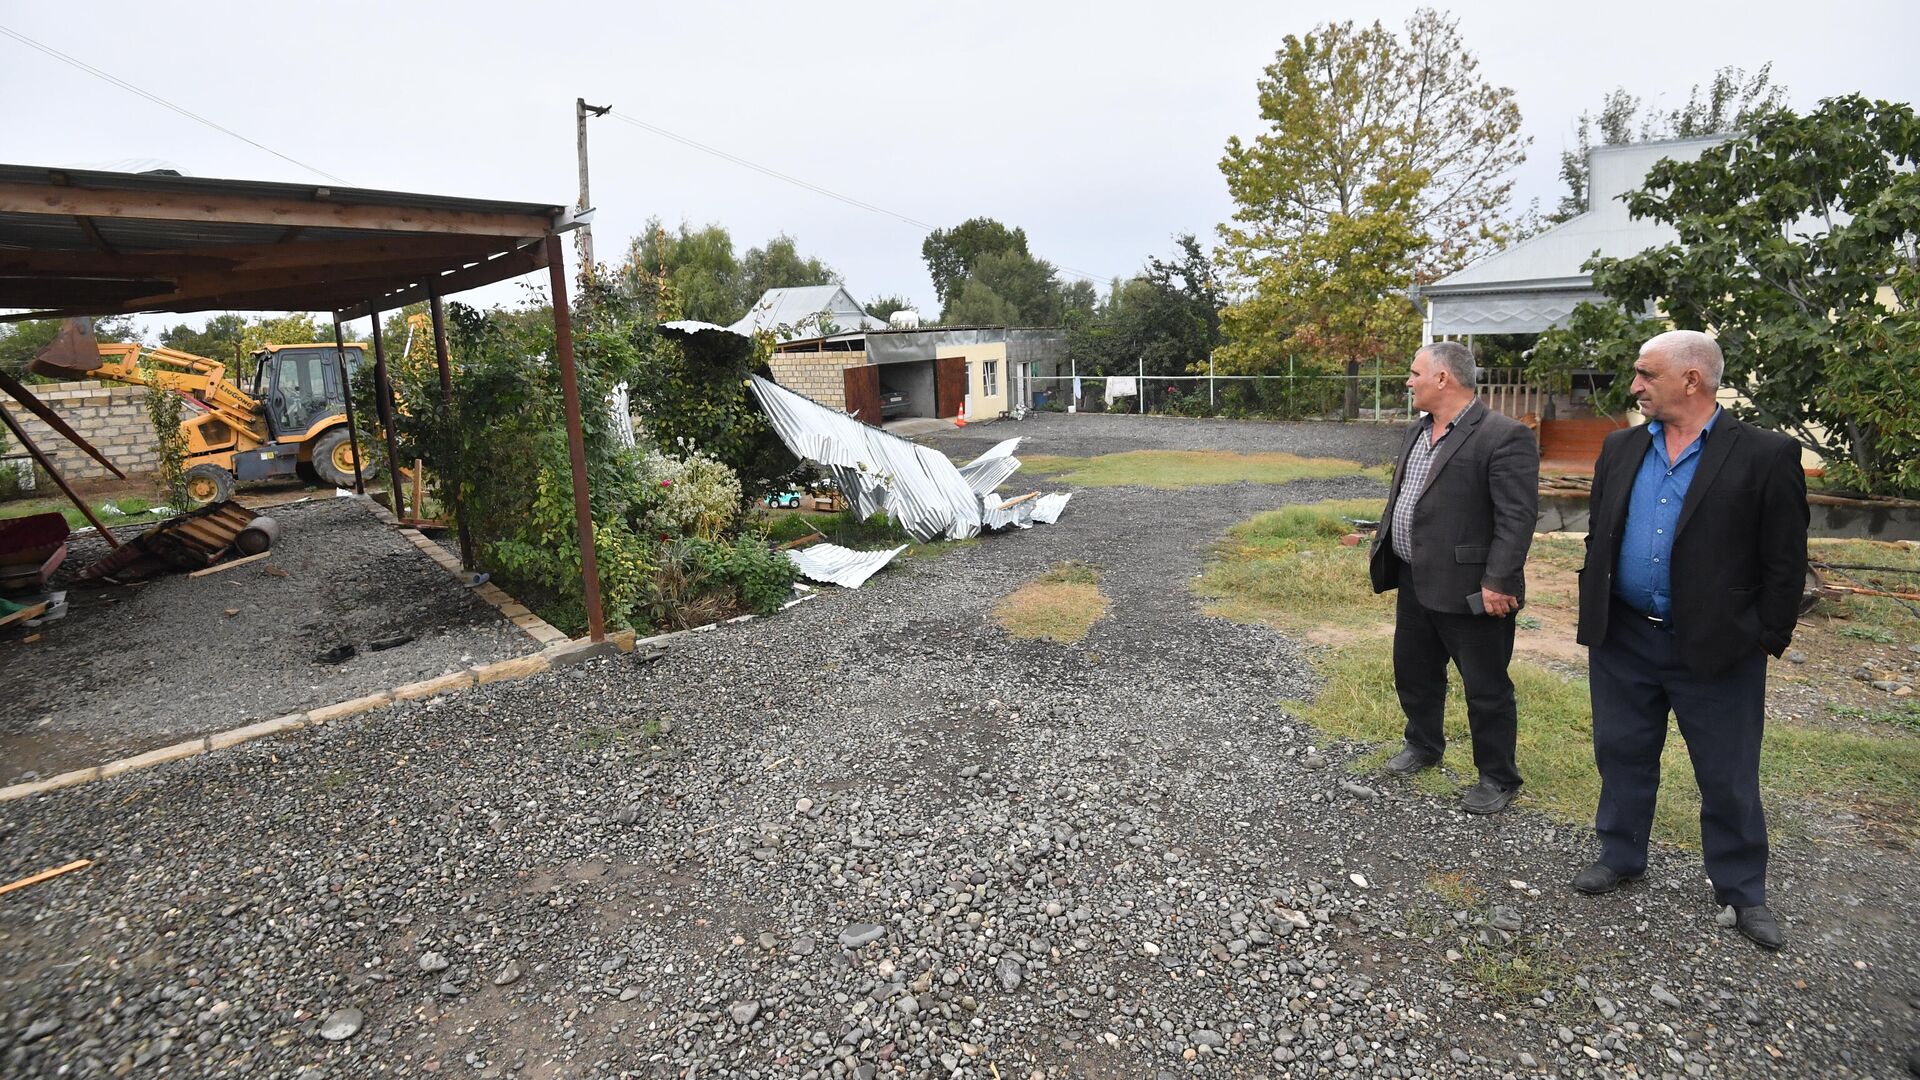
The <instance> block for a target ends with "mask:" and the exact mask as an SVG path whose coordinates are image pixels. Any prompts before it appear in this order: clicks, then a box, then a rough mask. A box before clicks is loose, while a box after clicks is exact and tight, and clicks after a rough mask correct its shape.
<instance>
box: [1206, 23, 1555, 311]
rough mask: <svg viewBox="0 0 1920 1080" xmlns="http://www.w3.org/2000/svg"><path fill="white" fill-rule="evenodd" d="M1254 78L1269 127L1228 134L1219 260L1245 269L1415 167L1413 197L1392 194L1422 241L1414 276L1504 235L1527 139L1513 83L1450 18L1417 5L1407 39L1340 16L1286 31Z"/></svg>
mask: <svg viewBox="0 0 1920 1080" xmlns="http://www.w3.org/2000/svg"><path fill="white" fill-rule="evenodd" d="M1258 86H1259V100H1260V115H1261V118H1262V119H1263V120H1265V121H1266V122H1267V124H1268V125H1269V128H1268V130H1267V131H1265V132H1264V133H1262V134H1260V135H1259V136H1257V137H1256V138H1254V140H1253V141H1252V143H1251V144H1246V143H1242V142H1241V141H1240V139H1239V138H1238V137H1237V136H1236V137H1234V138H1231V139H1229V140H1228V141H1227V149H1226V156H1225V157H1224V158H1223V159H1222V160H1221V162H1220V170H1221V172H1222V173H1223V174H1225V176H1226V179H1227V190H1228V192H1229V194H1231V195H1232V196H1233V200H1234V202H1235V203H1236V204H1237V209H1236V210H1235V211H1234V215H1233V224H1231V225H1226V226H1222V228H1221V234H1222V237H1223V239H1224V240H1225V242H1226V249H1225V260H1226V265H1227V266H1228V267H1229V268H1231V269H1232V270H1233V271H1234V272H1235V273H1236V274H1237V275H1239V276H1240V277H1241V278H1242V279H1243V281H1251V280H1252V279H1254V278H1256V277H1257V276H1258V274H1257V272H1256V268H1257V266H1258V265H1261V264H1263V263H1265V262H1266V261H1267V260H1269V259H1271V258H1272V257H1275V256H1280V257H1285V255H1286V252H1287V251H1288V249H1289V248H1290V247H1292V246H1293V245H1295V244H1297V243H1299V242H1300V241H1301V240H1303V239H1304V238H1306V237H1309V236H1312V235H1314V234H1317V233H1321V232H1324V231H1325V230H1326V228H1327V226H1328V222H1329V221H1330V220H1331V219H1332V218H1333V217H1334V216H1335V215H1338V216H1340V217H1342V218H1344V219H1346V220H1349V221H1351V220H1353V219H1355V218H1356V217H1358V216H1359V215H1360V214H1361V213H1362V212H1363V211H1364V210H1365V201H1366V199H1367V197H1368V193H1369V192H1376V191H1382V190H1386V189H1388V188H1394V189H1396V190H1397V189H1398V187H1399V186H1400V185H1401V184H1402V183H1403V182H1404V181H1406V180H1407V179H1408V178H1412V177H1418V183H1417V185H1416V186H1415V187H1414V188H1413V190H1412V194H1411V197H1410V199H1407V200H1398V199H1395V200H1393V201H1395V202H1400V201H1404V202H1405V210H1404V211H1403V212H1404V214H1405V216H1406V219H1407V222H1406V223H1407V225H1408V226H1409V227H1410V228H1412V230H1413V231H1414V233H1415V234H1416V235H1417V236H1418V237H1419V238H1420V240H1421V247H1420V250H1419V251H1418V252H1417V257H1416V259H1415V260H1414V263H1413V266H1412V274H1413V276H1414V277H1415V278H1417V280H1420V281H1431V280H1433V279H1434V278H1437V277H1440V276H1442V275H1445V274H1447V273H1449V272H1451V271H1453V270H1455V269H1457V268H1459V267H1460V266H1462V265H1465V264H1466V263H1467V262H1469V261H1471V260H1473V259H1474V258H1477V257H1478V256H1480V255H1482V254H1486V253H1490V252H1492V251H1495V250H1498V248H1499V247H1500V246H1501V245H1502V244H1503V243H1504V241H1505V239H1506V237H1507V234H1508V231H1509V226H1508V224H1507V222H1505V220H1504V214H1505V211H1506V208H1507V203H1508V197H1509V194H1510V189H1511V187H1512V180H1511V179H1510V177H1509V175H1508V174H1509V171H1510V170H1511V169H1512V167H1513V166H1515V165H1517V164H1518V163H1519V162H1520V161H1521V160H1523V159H1524V157H1525V149H1526V141H1527V140H1526V139H1525V138H1524V137H1523V136H1522V135H1521V134H1520V110H1519V108H1518V106H1516V105H1515V104H1514V99H1513V91H1511V90H1509V89H1507V88H1505V87H1496V86H1493V85H1491V84H1489V83H1488V82H1487V81H1486V80H1485V79H1484V78H1483V77H1482V76H1481V74H1480V72H1479V62H1478V61H1477V60H1476V59H1475V58H1474V56H1473V54H1472V53H1470V52H1468V51H1467V49H1466V46H1465V44H1464V43H1463V42H1462V41H1461V38H1460V34H1459V29H1458V26H1457V24H1456V22H1455V21H1454V20H1453V19H1451V18H1449V17H1447V16H1445V15H1443V14H1441V13H1439V12H1436V11H1433V10H1431V9H1425V8H1423V9H1421V10H1419V11H1416V12H1415V13H1414V15H1413V16H1412V18H1410V19H1409V20H1408V21H1407V25H1406V34H1405V38H1404V39H1403V38H1401V37H1400V36H1398V35H1396V34H1395V33H1394V32H1393V31H1390V30H1388V29H1386V28H1385V27H1383V26H1382V25H1381V24H1380V23H1378V22H1375V23H1373V24H1372V25H1370V26H1362V27H1356V26H1355V24H1354V23H1352V22H1350V21H1349V22H1342V23H1326V24H1323V25H1321V26H1319V27H1317V28H1316V29H1315V30H1314V31H1313V32H1311V33H1309V34H1307V35H1306V36H1305V37H1295V36H1293V35H1288V36H1287V37H1286V39H1285V40H1284V42H1283V43H1282V45H1281V48H1280V50H1279V53H1278V54H1277V56H1276V58H1275V60H1274V62H1273V63H1272V64H1270V65H1268V67H1267V68H1266V71H1265V73H1264V75H1263V76H1262V77H1261V79H1260V81H1259V84H1258Z"/></svg>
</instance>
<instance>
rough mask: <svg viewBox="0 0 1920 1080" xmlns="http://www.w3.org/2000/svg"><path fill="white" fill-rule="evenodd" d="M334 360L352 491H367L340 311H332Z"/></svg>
mask: <svg viewBox="0 0 1920 1080" xmlns="http://www.w3.org/2000/svg"><path fill="white" fill-rule="evenodd" d="M333 348H334V354H333V355H334V360H335V361H336V362H337V363H338V364H339V366H340V396H341V397H342V398H344V399H345V400H346V403H347V442H348V444H349V445H351V446H352V447H353V493H354V494H355V495H365V494H366V493H367V480H366V477H364V476H362V475H361V474H360V425H358V424H356V423H355V422H354V419H353V373H352V372H350V371H348V370H347V338H346V335H345V334H344V333H342V332H341V330H340V313H339V312H337V311H336V312H334V313H333Z"/></svg>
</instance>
